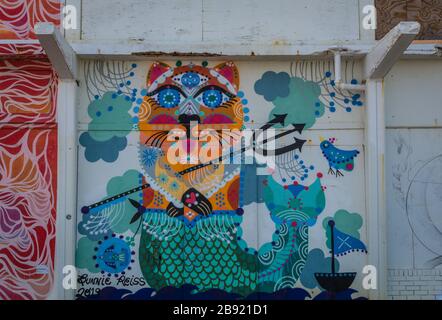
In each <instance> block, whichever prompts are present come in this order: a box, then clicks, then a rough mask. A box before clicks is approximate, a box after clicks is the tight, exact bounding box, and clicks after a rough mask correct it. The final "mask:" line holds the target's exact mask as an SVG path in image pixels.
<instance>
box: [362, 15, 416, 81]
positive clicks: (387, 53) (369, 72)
mask: <svg viewBox="0 0 442 320" xmlns="http://www.w3.org/2000/svg"><path fill="white" fill-rule="evenodd" d="M419 31H420V24H419V22H414V21H409V22H400V23H398V25H397V26H396V27H394V28H393V29H392V30H391V31H390V32H389V33H388V34H386V35H385V37H383V38H382V39H381V40H379V42H378V43H377V44H376V46H375V47H374V48H373V49H372V50H371V51H370V52H369V53H368V54H367V56H366V57H365V60H364V78H365V79H382V78H384V77H385V75H386V74H387V73H388V72H389V71H390V69H391V68H392V67H393V65H394V64H395V63H396V61H397V60H398V59H399V58H400V57H401V56H402V54H403V53H404V52H405V51H406V50H407V48H408V47H409V46H410V45H411V43H412V42H413V40H414V39H415V38H416V36H417V35H418V34H419Z"/></svg>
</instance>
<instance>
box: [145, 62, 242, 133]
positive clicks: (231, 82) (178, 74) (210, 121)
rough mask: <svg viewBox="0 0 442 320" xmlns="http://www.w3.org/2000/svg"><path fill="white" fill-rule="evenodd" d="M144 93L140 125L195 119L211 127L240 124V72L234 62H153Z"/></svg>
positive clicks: (153, 126) (150, 127) (152, 126)
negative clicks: (185, 63)
mask: <svg viewBox="0 0 442 320" xmlns="http://www.w3.org/2000/svg"><path fill="white" fill-rule="evenodd" d="M147 88H148V89H147V95H146V97H145V98H144V102H143V103H142V106H141V109H140V129H141V130H155V129H158V125H161V127H163V128H164V126H170V125H172V126H177V125H186V124H189V123H190V122H192V121H193V122H198V123H199V124H200V127H201V129H204V128H206V127H210V128H212V129H218V128H219V129H221V128H229V129H232V128H238V129H239V128H241V126H242V119H243V111H242V109H243V108H242V105H241V99H240V98H239V97H238V96H237V94H238V88H239V72H238V69H237V68H236V66H235V64H233V62H225V63H222V64H219V65H217V66H215V67H213V68H209V67H204V66H198V65H193V64H188V65H185V66H177V67H171V66H169V65H167V64H165V63H162V62H154V63H153V64H152V66H151V68H150V70H149V73H148V75H147Z"/></svg>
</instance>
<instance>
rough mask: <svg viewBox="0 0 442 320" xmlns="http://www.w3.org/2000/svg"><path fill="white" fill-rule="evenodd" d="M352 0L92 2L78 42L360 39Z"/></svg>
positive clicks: (84, 9)
mask: <svg viewBox="0 0 442 320" xmlns="http://www.w3.org/2000/svg"><path fill="white" fill-rule="evenodd" d="M359 10H360V6H359V2H358V1H354V0H336V1H324V0H299V1H292V0H275V1H261V0H243V1H236V0H227V1H217V0H204V1H195V0H172V1H161V0H148V1H145V0H126V1H118V0H105V1H104V0H92V1H90V0H89V1H83V2H82V19H81V21H82V39H85V40H123V39H124V40H135V39H144V40H151V41H156V42H173V41H193V42H196V41H205V42H207V41H208V42H213V43H218V42H220V41H221V42H223V43H250V42H253V43H266V44H272V45H275V46H278V45H284V44H286V43H288V42H293V41H313V42H321V41H322V42H324V41H348V40H360V27H359V25H360V23H359V20H360V17H361V14H360V12H359Z"/></svg>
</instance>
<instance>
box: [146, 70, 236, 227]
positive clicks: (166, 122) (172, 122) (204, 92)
mask: <svg viewBox="0 0 442 320" xmlns="http://www.w3.org/2000/svg"><path fill="white" fill-rule="evenodd" d="M238 88H239V73H238V69H237V68H236V66H235V65H234V64H233V63H232V62H225V63H222V64H219V65H217V66H215V67H213V68H209V67H205V66H197V65H193V64H189V65H185V66H181V65H180V66H177V67H171V66H169V65H167V64H165V63H162V62H155V63H153V64H152V66H151V68H150V70H149V72H148V76H147V92H146V94H145V98H144V101H143V103H142V105H141V107H140V111H139V114H138V118H139V127H140V153H139V154H140V162H141V165H142V167H143V171H144V173H145V180H146V181H147V182H148V183H149V184H150V185H151V187H152V190H155V194H154V193H152V192H153V191H146V192H145V194H144V203H145V204H146V205H147V204H151V206H152V205H153V207H155V208H157V209H165V210H167V213H168V214H169V215H170V216H174V217H179V216H181V217H182V216H184V217H185V218H186V220H188V221H193V220H194V219H195V218H196V217H198V216H199V217H201V216H208V215H209V214H211V212H212V211H213V210H235V209H236V208H237V205H238V204H237V202H238V201H237V199H236V198H235V199H233V198H232V197H230V198H229V199H230V201H218V202H217V201H216V199H212V196H214V195H215V194H221V193H222V194H223V195H224V194H227V193H228V192H229V190H230V193H231V194H235V192H234V191H232V190H234V189H235V188H237V186H238V183H236V182H234V181H236V179H235V178H236V176H237V175H238V174H239V165H233V164H232V165H222V164H221V165H218V164H210V165H207V166H204V167H201V168H199V169H195V164H196V163H195V162H191V163H182V162H180V163H171V161H169V157H168V151H169V150H170V149H171V147H174V146H179V148H180V149H187V150H188V152H189V154H192V153H193V150H204V148H206V147H207V145H206V143H205V141H203V139H201V136H202V133H204V132H205V131H206V132H207V130H206V129H213V130H211V133H210V134H211V135H212V136H211V138H210V141H211V142H213V143H214V144H216V145H220V142H221V140H223V143H224V141H225V140H227V139H226V136H224V134H225V133H224V132H221V129H229V132H230V133H229V136H228V141H229V142H228V144H230V145H233V144H237V143H238V142H239V141H240V135H241V134H240V133H239V130H240V129H241V127H242V125H243V120H242V119H243V110H242V104H241V98H240V97H239V96H238ZM196 123H198V130H196V131H199V132H200V134H199V135H195V133H194V132H193V128H192V126H193V125H194V124H196ZM175 129H178V130H182V131H183V132H187V137H186V135H185V138H184V139H180V140H179V141H177V140H174V139H169V138H170V136H169V134H170V133H171V132H172V131H174V130H175ZM195 137H196V139H195ZM223 147H224V145H223ZM216 158H217V156H214V157H213V159H216ZM213 159H212V158H207V159H203V160H201V159H200V158H199V159H198V160H197V161H198V162H197V163H207V162H209V161H212V160H213ZM190 160H191V159H190ZM192 169H195V170H192ZM235 190H236V189H235ZM219 197H221V196H219ZM161 198H165V200H167V201H162V200H161ZM223 198H228V197H227V196H223ZM155 199H156V200H155ZM169 202H170V204H169V205H168V203H169ZM217 203H218V204H219V205H217Z"/></svg>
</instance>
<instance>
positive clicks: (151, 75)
mask: <svg viewBox="0 0 442 320" xmlns="http://www.w3.org/2000/svg"><path fill="white" fill-rule="evenodd" d="M170 69H172V67H171V66H169V65H168V64H167V63H164V62H159V61H155V62H154V63H152V65H151V66H150V69H149V72H148V73H147V86H148V87H150V86H151V85H152V83H153V82H154V81H155V80H156V79H158V78H159V77H160V76H161V75H162V74H164V73H165V72H167V71H169V70H170Z"/></svg>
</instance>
